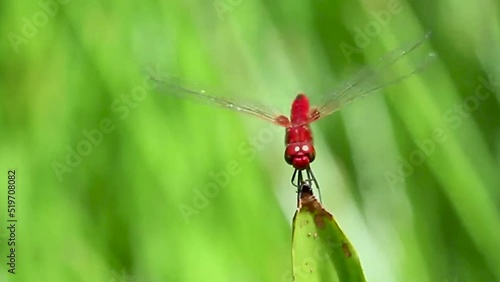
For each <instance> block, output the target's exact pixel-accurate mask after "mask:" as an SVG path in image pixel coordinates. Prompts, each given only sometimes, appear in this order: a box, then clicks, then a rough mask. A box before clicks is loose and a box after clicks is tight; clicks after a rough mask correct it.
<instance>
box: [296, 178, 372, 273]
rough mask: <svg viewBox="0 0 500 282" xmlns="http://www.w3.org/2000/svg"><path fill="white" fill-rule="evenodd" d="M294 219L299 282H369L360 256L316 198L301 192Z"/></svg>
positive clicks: (306, 192)
mask: <svg viewBox="0 0 500 282" xmlns="http://www.w3.org/2000/svg"><path fill="white" fill-rule="evenodd" d="M301 190H302V191H301V194H300V204H299V207H298V208H297V211H296V213H295V216H294V217H293V233H292V238H293V239H292V241H293V243H292V260H293V277H294V280H293V281H296V282H300V281H307V282H314V281H318V282H320V281H330V282H335V281H343V282H348V281H352V282H365V281H366V280H365V277H364V274H363V269H362V266H361V264H360V262H359V258H358V255H357V253H356V251H355V249H354V247H353V246H352V245H351V243H350V242H349V239H348V238H347V237H346V236H345V235H344V232H342V230H341V229H340V227H339V226H338V224H337V223H336V222H335V219H334V218H333V216H332V215H331V214H330V213H329V212H328V211H326V210H325V209H324V208H323V207H322V206H321V204H320V203H319V202H318V200H317V199H316V198H315V197H314V196H313V195H312V192H311V190H310V188H309V186H307V185H304V186H303V187H302V189H301Z"/></svg>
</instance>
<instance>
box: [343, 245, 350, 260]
mask: <svg viewBox="0 0 500 282" xmlns="http://www.w3.org/2000/svg"><path fill="white" fill-rule="evenodd" d="M342 250H344V254H345V256H346V257H348V258H350V257H351V255H352V254H351V250H350V249H349V244H347V243H346V242H343V243H342Z"/></svg>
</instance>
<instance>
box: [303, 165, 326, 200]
mask: <svg viewBox="0 0 500 282" xmlns="http://www.w3.org/2000/svg"><path fill="white" fill-rule="evenodd" d="M306 172H307V180H308V181H309V182H310V185H311V186H312V183H311V182H314V185H316V189H318V197H319V202H320V203H323V200H322V198H321V189H319V184H318V181H317V180H316V177H314V173H313V172H312V169H311V168H307V170H306Z"/></svg>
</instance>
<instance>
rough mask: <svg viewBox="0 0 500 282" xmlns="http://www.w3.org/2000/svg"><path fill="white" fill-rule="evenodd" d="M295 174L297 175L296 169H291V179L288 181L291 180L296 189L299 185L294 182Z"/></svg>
mask: <svg viewBox="0 0 500 282" xmlns="http://www.w3.org/2000/svg"><path fill="white" fill-rule="evenodd" d="M295 176H297V169H296V170H294V171H293V175H292V180H291V181H290V182H292V185H293V187H296V188H297V189H298V188H299V186H298V185H297V184H295V183H294V181H295Z"/></svg>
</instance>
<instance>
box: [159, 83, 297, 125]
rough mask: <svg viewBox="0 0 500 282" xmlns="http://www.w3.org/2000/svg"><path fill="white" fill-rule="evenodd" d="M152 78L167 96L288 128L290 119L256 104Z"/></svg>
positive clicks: (160, 90)
mask: <svg viewBox="0 0 500 282" xmlns="http://www.w3.org/2000/svg"><path fill="white" fill-rule="evenodd" d="M150 78H151V79H152V80H154V81H156V82H157V83H158V88H157V89H158V90H157V91H159V92H160V93H163V94H166V95H174V96H178V97H181V98H188V99H193V100H197V101H198V102H201V103H205V104H209V105H214V106H219V107H223V108H226V109H230V110H234V111H238V112H242V113H246V114H250V115H253V116H256V117H259V118H261V119H264V120H267V121H270V122H272V123H274V124H276V125H279V126H283V127H286V126H288V125H289V121H288V118H287V117H286V116H284V115H281V114H279V113H275V111H273V110H270V109H269V108H268V107H266V106H263V105H261V104H258V103H255V102H247V101H235V100H234V99H229V98H222V97H218V96H215V95H211V94H208V93H207V92H206V91H205V90H199V91H197V90H194V89H191V88H187V87H184V86H181V85H182V83H181V82H179V81H178V80H175V79H173V78H166V79H164V78H157V77H154V76H152V75H150Z"/></svg>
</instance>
